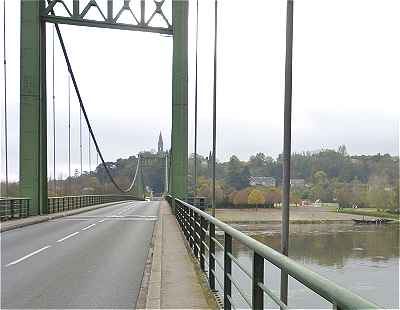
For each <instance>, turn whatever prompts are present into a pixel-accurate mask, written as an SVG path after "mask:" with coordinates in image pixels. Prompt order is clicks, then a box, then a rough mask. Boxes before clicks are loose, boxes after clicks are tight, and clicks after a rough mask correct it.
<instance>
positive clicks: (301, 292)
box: [217, 223, 399, 309]
mask: <svg viewBox="0 0 400 310" xmlns="http://www.w3.org/2000/svg"><path fill="white" fill-rule="evenodd" d="M236 228H238V229H239V230H241V231H243V232H245V233H247V234H249V235H251V236H252V237H253V238H255V239H257V240H259V241H260V242H262V243H264V244H266V245H268V246H270V247H272V248H274V249H275V250H279V248H280V226H279V225H276V224H265V225H264V226H261V225H256V226H249V225H236ZM262 228H264V229H262ZM217 234H218V238H219V239H220V240H221V243H223V236H222V234H220V233H218V232H217ZM233 252H234V255H235V256H236V258H238V260H239V261H240V262H241V263H243V264H244V265H245V266H247V270H249V271H251V260H252V252H251V251H249V250H248V249H247V248H246V247H245V246H243V245H242V244H240V243H239V242H237V241H234V243H233ZM289 256H290V257H291V258H292V259H294V260H295V261H297V262H299V263H302V264H303V265H305V266H307V267H308V268H310V269H311V270H313V271H315V272H317V273H319V274H320V275H323V276H325V277H326V278H328V279H330V280H332V281H334V282H336V283H337V284H339V285H341V286H343V287H346V288H348V289H349V290H351V291H352V292H354V293H356V294H358V295H360V296H362V297H364V298H366V299H368V300H370V301H372V302H374V303H376V304H378V305H379V306H382V307H384V308H389V309H398V308H399V225H397V224H386V225H354V224H351V223H349V224H292V225H291V226H290V246H289ZM217 257H218V259H219V261H220V262H223V252H222V251H220V250H219V249H218V247H217ZM217 266H218V265H217ZM217 273H218V278H219V279H220V280H222V281H221V282H223V274H222V271H221V270H220V269H219V268H218V267H217ZM233 276H234V277H235V278H236V279H238V280H239V282H240V285H241V286H242V287H243V288H244V290H245V291H246V293H247V295H248V297H249V299H250V300H251V282H250V279H249V278H247V276H246V275H245V274H244V273H243V272H242V271H241V270H240V269H239V268H237V267H236V266H235V264H233ZM265 283H267V287H268V288H270V289H272V290H273V291H274V292H275V293H276V294H277V295H278V296H279V283H280V271H279V269H278V268H277V267H275V266H274V265H272V264H271V263H269V262H266V263H265ZM217 286H218V284H217ZM219 289H221V288H219ZM232 292H233V298H234V302H235V304H236V305H237V306H238V307H239V308H248V306H247V304H246V303H245V301H244V300H243V299H242V298H241V297H240V295H239V293H238V292H237V291H236V290H235V288H234V287H233V288H232ZM265 299H266V304H265V306H266V307H268V308H276V306H275V304H273V303H272V302H271V300H270V299H269V298H267V296H266V295H265ZM289 307H291V308H331V305H330V303H328V302H326V301H325V300H324V299H323V298H322V297H320V296H318V295H317V294H315V293H314V292H312V291H311V290H310V289H308V288H307V287H305V286H303V285H302V284H301V283H299V282H298V281H297V280H295V279H293V278H290V279H289Z"/></svg>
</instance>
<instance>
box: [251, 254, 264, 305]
mask: <svg viewBox="0 0 400 310" xmlns="http://www.w3.org/2000/svg"><path fill="white" fill-rule="evenodd" d="M258 283H264V258H263V257H262V256H260V255H258V254H257V253H256V252H253V283H252V291H253V294H252V296H253V297H252V303H253V309H264V291H263V290H262V289H261V287H260V286H259V285H258Z"/></svg>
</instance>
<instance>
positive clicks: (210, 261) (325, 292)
mask: <svg viewBox="0 0 400 310" xmlns="http://www.w3.org/2000/svg"><path fill="white" fill-rule="evenodd" d="M166 199H167V201H168V202H169V204H170V205H171V206H172V207H173V208H174V209H175V215H176V218H177V221H178V223H179V225H180V227H181V229H182V231H183V234H184V236H185V238H186V240H187V242H188V243H189V246H190V248H191V249H192V251H193V254H194V256H195V257H196V259H197V260H198V261H199V264H200V268H201V270H202V271H203V272H206V268H205V265H206V264H207V265H208V274H207V275H208V282H209V286H210V289H211V290H215V283H216V281H217V282H218V284H219V286H220V287H221V288H223V290H224V309H225V310H229V309H232V308H234V309H236V308H237V307H235V305H234V302H233V298H232V285H234V286H235V288H236V290H237V292H239V294H240V295H241V297H242V298H243V300H244V301H245V302H246V303H247V305H248V306H249V307H250V308H252V309H263V308H264V295H267V296H268V297H269V298H270V299H271V300H272V301H273V302H274V303H275V304H276V305H277V306H279V307H280V308H281V309H287V308H288V306H287V305H286V304H285V303H284V302H283V301H282V300H281V299H280V297H279V296H277V295H276V294H275V293H274V292H273V291H272V290H270V289H269V288H268V287H267V285H266V283H265V282H264V272H265V268H264V262H265V260H266V261H269V262H270V263H272V264H273V265H275V266H276V267H278V268H279V269H280V270H281V271H283V272H286V273H287V274H288V275H290V276H291V277H293V278H295V279H296V280H297V281H299V282H300V283H302V284H303V285H304V286H306V287H308V288H309V289H310V290H312V291H313V292H315V293H317V294H318V295H319V296H321V297H323V298H324V299H326V300H327V301H328V302H330V303H331V304H332V305H333V308H334V309H379V308H380V307H379V306H377V305H375V304H373V303H372V302H369V301H367V300H365V299H364V298H362V297H360V296H358V295H356V294H354V293H352V292H350V291H349V290H347V289H345V288H343V287H341V286H339V285H337V284H335V283H334V282H332V281H330V280H328V279H326V278H324V277H322V276H320V275H319V274H317V273H315V272H313V271H311V270H310V269H308V268H306V267H304V266H303V265H301V264H299V263H297V262H295V261H294V260H292V259H290V258H288V257H286V256H284V255H282V254H281V253H279V252H277V251H275V250H273V249H272V248H270V247H268V246H266V245H264V244H262V243H261V242H259V241H257V240H255V239H253V238H251V237H249V236H247V235H245V234H244V233H242V232H240V231H238V230H236V229H234V228H233V227H231V226H230V225H228V224H226V223H224V222H221V221H219V220H217V219H216V218H214V217H212V216H210V215H209V214H207V213H206V212H203V211H201V210H200V209H198V208H196V207H194V206H192V205H190V204H188V203H186V202H184V201H182V200H179V199H174V198H172V197H171V196H167V197H166ZM216 227H217V228H218V229H219V230H221V231H223V233H224V244H221V243H220V242H219V241H218V240H217V239H216V238H215V228H216ZM233 240H236V241H239V242H240V243H242V244H243V245H245V246H247V247H248V248H249V249H250V250H251V251H252V252H253V260H252V270H251V271H250V270H247V268H246V267H245V266H244V265H243V264H241V263H240V262H239V261H238V259H237V258H236V257H235V256H234V255H233V252H232V241H233ZM216 246H218V247H219V248H220V249H221V250H222V251H224V261H223V262H220V261H219V260H217V258H216V255H215V247H216ZM206 252H208V255H206ZM232 264H235V265H236V266H237V267H239V268H238V269H240V270H241V271H242V272H243V274H244V275H246V276H247V277H248V278H249V279H250V280H251V281H252V294H251V297H249V296H248V295H247V294H246V293H245V292H244V290H243V289H242V288H241V286H240V283H238V281H237V280H236V279H235V278H234V277H233V275H232ZM216 265H218V267H219V268H221V270H223V274H224V279H223V281H222V280H220V279H218V277H217V274H216V269H215V267H216Z"/></svg>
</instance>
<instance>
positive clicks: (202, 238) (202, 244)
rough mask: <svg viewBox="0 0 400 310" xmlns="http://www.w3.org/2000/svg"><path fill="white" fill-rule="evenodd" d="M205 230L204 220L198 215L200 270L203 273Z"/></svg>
mask: <svg viewBox="0 0 400 310" xmlns="http://www.w3.org/2000/svg"><path fill="white" fill-rule="evenodd" d="M204 229H205V220H204V217H202V216H201V215H200V269H201V270H202V271H203V272H204V271H205V264H204V255H205V246H204V242H205V241H206V233H205V232H204Z"/></svg>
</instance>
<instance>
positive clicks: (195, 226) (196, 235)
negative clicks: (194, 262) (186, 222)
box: [193, 211, 200, 259]
mask: <svg viewBox="0 0 400 310" xmlns="http://www.w3.org/2000/svg"><path fill="white" fill-rule="evenodd" d="M198 219H199V217H198V215H197V213H196V212H194V211H193V237H194V248H193V249H194V256H195V257H196V259H198V258H199V247H200V244H199V243H200V242H199V239H200V238H199V225H198V224H199V223H198Z"/></svg>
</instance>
